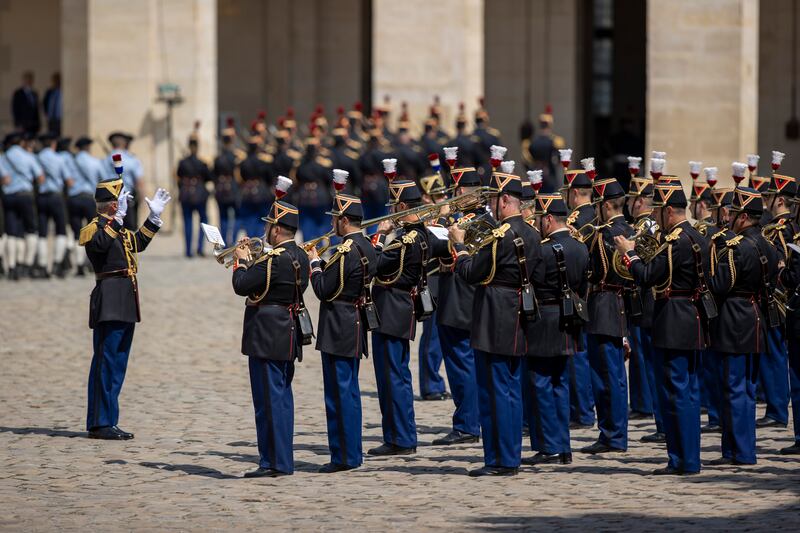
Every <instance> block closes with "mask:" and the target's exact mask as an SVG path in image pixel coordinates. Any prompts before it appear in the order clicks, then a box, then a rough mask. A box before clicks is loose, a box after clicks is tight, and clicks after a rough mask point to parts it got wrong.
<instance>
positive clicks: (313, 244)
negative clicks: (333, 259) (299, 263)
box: [301, 230, 336, 255]
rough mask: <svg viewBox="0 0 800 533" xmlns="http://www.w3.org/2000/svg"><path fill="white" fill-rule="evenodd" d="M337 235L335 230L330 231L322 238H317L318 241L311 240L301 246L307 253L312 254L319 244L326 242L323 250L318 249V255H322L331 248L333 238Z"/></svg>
mask: <svg viewBox="0 0 800 533" xmlns="http://www.w3.org/2000/svg"><path fill="white" fill-rule="evenodd" d="M335 234H336V231H335V230H330V231H329V232H328V233H326V234H325V235H321V236H320V237H317V238H316V239H311V240H310V241H306V242H304V243H303V244H302V245H301V247H302V248H303V250H305V251H306V252H310V251H311V250H313V249H314V248H316V247H317V245H318V244H319V243H321V242H325V243H326V244H324V245H323V246H322V247H321V248H318V249H317V254H318V255H322V254H324V253H325V252H326V251H327V250H328V248H330V247H331V237H333V236H334V235H335Z"/></svg>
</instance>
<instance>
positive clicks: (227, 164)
mask: <svg viewBox="0 0 800 533" xmlns="http://www.w3.org/2000/svg"><path fill="white" fill-rule="evenodd" d="M235 136H236V130H234V129H233V128H230V127H229V128H226V129H224V130H222V149H221V150H220V154H219V155H218V156H217V157H216V159H214V198H215V199H216V201H217V206H218V207H219V230H220V233H221V234H222V239H223V240H224V241H225V242H226V243H233V242H236V239H237V235H236V234H235V233H234V229H235V228H236V220H237V218H238V211H239V202H240V201H241V198H240V196H239V183H238V180H237V176H238V175H239V163H241V162H242V161H243V160H244V158H245V157H246V155H247V154H246V153H245V152H244V150H241V149H239V148H236V147H235V146H234V145H233V140H234V137H235Z"/></svg>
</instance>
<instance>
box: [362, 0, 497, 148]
mask: <svg viewBox="0 0 800 533" xmlns="http://www.w3.org/2000/svg"><path fill="white" fill-rule="evenodd" d="M373 5H374V7H373V9H374V17H373V26H372V31H373V50H374V56H373V71H372V87H373V102H374V103H382V102H383V98H384V96H385V95H387V94H388V95H390V96H391V102H392V119H393V120H397V118H398V117H399V113H400V105H401V102H403V101H406V102H408V106H409V113H410V115H411V121H412V124H413V125H414V127H415V128H417V129H419V127H420V126H421V125H422V123H423V121H424V120H425V118H427V116H428V109H429V107H430V105H431V103H432V101H433V96H434V95H439V97H440V98H441V103H442V108H443V111H444V113H443V119H442V120H443V127H444V129H445V130H446V131H447V132H448V133H452V132H453V131H454V130H455V117H456V114H457V113H458V104H459V102H464V104H465V105H466V112H467V113H469V114H470V116H471V114H472V113H473V112H474V110H475V108H476V107H477V105H478V98H479V97H480V96H482V95H483V72H484V71H483V56H484V54H483V0H440V1H437V2H427V1H425V0H406V1H403V2H397V1H394V0H374V4H373ZM395 126H396V124H392V127H395ZM414 133H415V134H416V133H421V132H420V131H414Z"/></svg>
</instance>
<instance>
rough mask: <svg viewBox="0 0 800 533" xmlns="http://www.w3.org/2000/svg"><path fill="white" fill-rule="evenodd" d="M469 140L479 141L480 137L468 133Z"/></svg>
mask: <svg viewBox="0 0 800 533" xmlns="http://www.w3.org/2000/svg"><path fill="white" fill-rule="evenodd" d="M469 140H470V141H472V142H474V143H479V142H481V138H480V137H478V136H477V135H470V136H469Z"/></svg>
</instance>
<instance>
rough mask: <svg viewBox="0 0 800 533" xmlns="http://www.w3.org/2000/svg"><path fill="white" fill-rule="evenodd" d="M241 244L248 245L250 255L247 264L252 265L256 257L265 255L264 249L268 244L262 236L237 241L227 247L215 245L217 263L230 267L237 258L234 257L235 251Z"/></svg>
mask: <svg viewBox="0 0 800 533" xmlns="http://www.w3.org/2000/svg"><path fill="white" fill-rule="evenodd" d="M239 246H246V247H247V248H248V252H249V255H248V258H247V260H246V261H245V263H246V264H247V266H250V265H251V264H252V263H253V262H254V261H255V260H256V259H258V258H259V257H261V256H262V255H264V250H265V248H266V246H264V239H263V238H261V237H250V238H249V239H248V240H246V241H245V242H243V243H241V244H240V243H236V244H234V245H233V246H228V247H227V248H222V247H221V246H220V245H216V246H214V258H215V259H216V260H217V263H219V264H220V265H224V266H225V268H230V267H231V265H233V263H234V261H235V260H236V259H235V258H234V257H233V252H234V250H236V248H238V247H239Z"/></svg>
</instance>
